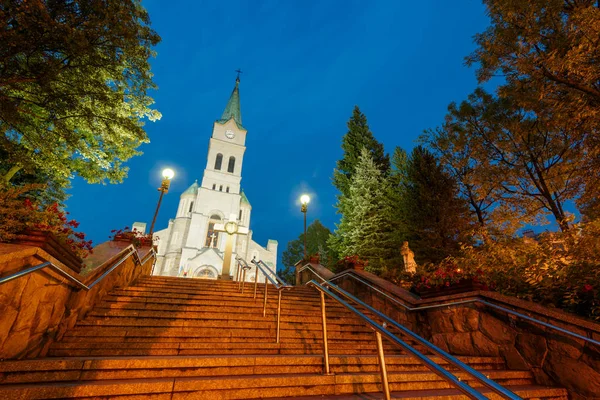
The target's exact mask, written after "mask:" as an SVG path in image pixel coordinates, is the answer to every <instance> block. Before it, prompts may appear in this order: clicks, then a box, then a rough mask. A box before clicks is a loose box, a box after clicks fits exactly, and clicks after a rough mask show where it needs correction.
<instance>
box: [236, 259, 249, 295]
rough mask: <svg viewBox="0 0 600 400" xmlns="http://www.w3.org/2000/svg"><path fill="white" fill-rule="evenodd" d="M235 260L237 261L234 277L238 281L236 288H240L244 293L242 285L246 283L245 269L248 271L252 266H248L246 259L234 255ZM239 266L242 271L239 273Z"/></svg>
mask: <svg viewBox="0 0 600 400" xmlns="http://www.w3.org/2000/svg"><path fill="white" fill-rule="evenodd" d="M235 260H236V261H237V271H236V278H235V279H236V280H237V281H238V290H240V289H241V290H242V294H243V293H244V286H245V284H246V271H248V270H249V269H252V267H251V266H249V265H248V263H247V262H246V260H244V259H243V258H241V257H236V258H235ZM240 268H241V271H242V272H241V273H240ZM240 275H241V276H240ZM240 278H241V279H240Z"/></svg>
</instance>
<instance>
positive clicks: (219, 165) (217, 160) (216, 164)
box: [215, 153, 223, 170]
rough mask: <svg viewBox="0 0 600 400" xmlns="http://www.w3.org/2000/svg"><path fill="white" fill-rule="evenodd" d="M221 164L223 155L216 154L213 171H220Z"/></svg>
mask: <svg viewBox="0 0 600 400" xmlns="http://www.w3.org/2000/svg"><path fill="white" fill-rule="evenodd" d="M221 164H223V154H221V153H219V154H217V159H216V160H215V169H218V170H220V169H221Z"/></svg>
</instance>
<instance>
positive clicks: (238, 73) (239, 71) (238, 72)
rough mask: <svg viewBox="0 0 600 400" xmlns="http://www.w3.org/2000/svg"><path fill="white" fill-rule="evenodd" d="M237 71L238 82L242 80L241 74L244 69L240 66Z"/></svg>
mask: <svg viewBox="0 0 600 400" xmlns="http://www.w3.org/2000/svg"><path fill="white" fill-rule="evenodd" d="M235 72H237V77H236V78H235V80H236V82H239V81H240V74H241V73H242V70H241V69H239V68H238V69H236V70H235Z"/></svg>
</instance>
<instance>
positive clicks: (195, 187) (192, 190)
mask: <svg viewBox="0 0 600 400" xmlns="http://www.w3.org/2000/svg"><path fill="white" fill-rule="evenodd" d="M184 194H198V180H197V179H196V180H195V181H194V183H192V186H190V187H189V188H187V189H186V190H185V192H183V193H181V195H182V196H183V195H184Z"/></svg>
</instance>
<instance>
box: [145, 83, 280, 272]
mask: <svg viewBox="0 0 600 400" xmlns="http://www.w3.org/2000/svg"><path fill="white" fill-rule="evenodd" d="M239 86H240V79H239V75H238V77H237V79H236V81H235V87H234V88H233V91H232V92H231V96H230V97H229V101H228V102H227V105H226V106H225V110H224V111H223V114H222V115H221V118H220V119H218V120H216V121H215V122H214V123H213V128H212V135H211V137H210V139H209V144H208V155H207V160H206V166H205V168H204V174H203V177H202V181H201V184H198V181H196V182H194V183H193V184H192V185H191V186H190V187H189V188H188V189H187V190H185V191H184V192H183V193H182V194H181V197H180V201H179V207H178V209H177V213H176V216H175V218H174V219H171V220H170V221H169V226H168V227H167V228H166V229H163V230H162V231H158V232H156V233H155V236H157V237H158V238H159V247H158V259H157V265H156V268H155V274H157V275H170V276H181V275H185V276H189V277H200V278H209V279H211V278H212V279H214V278H216V277H217V276H218V275H219V274H220V273H221V271H222V268H223V252H224V250H225V241H226V234H225V233H224V232H220V231H219V230H218V229H216V228H217V227H218V226H220V225H222V224H224V223H226V222H228V221H230V220H234V221H235V222H237V223H238V224H239V225H240V226H242V227H246V228H249V227H250V216H251V210H252V207H251V206H250V202H249V201H248V198H247V197H246V195H245V194H244V192H243V191H242V190H241V181H242V164H243V160H244V153H245V151H246V135H247V133H248V131H247V130H246V128H244V126H243V125H242V113H241V107H240V91H239ZM233 249H234V257H233V261H232V265H231V266H230V271H235V261H234V260H235V256H240V257H242V258H244V259H245V260H247V261H248V262H249V261H250V260H251V259H252V258H256V259H262V260H263V261H265V262H266V263H268V264H271V266H272V268H273V270H275V268H276V260H277V242H276V241H274V240H269V241H268V244H267V247H266V248H265V247H262V246H260V245H259V244H258V243H256V242H254V241H253V240H252V231H251V230H250V231H249V233H248V234H247V235H242V234H238V235H235V236H234V247H233ZM247 278H248V279H250V278H251V279H254V275H253V274H252V273H250V274H249V275H248V277H247Z"/></svg>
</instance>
